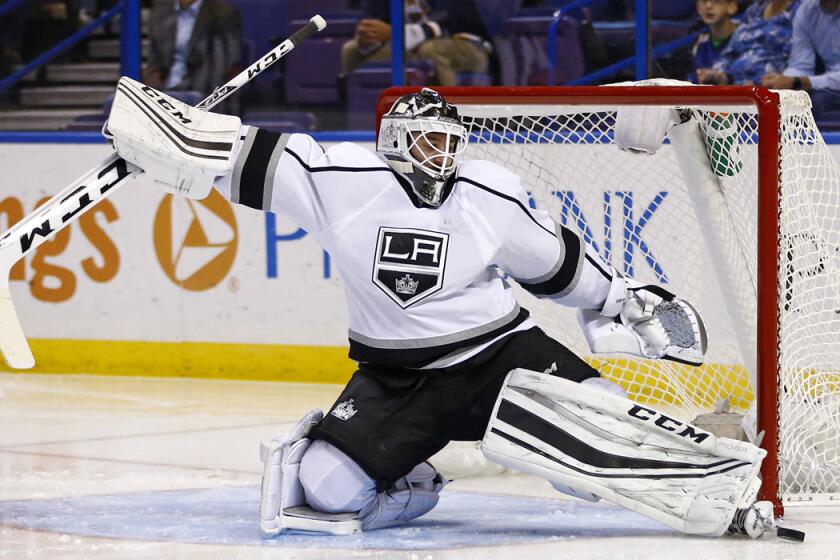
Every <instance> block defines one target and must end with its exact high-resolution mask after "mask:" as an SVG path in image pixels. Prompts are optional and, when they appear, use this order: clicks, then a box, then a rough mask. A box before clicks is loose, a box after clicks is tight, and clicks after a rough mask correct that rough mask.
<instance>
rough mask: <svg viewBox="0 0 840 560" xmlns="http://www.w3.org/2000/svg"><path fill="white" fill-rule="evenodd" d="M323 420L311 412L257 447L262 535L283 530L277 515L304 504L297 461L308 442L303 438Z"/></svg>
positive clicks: (280, 518) (306, 447) (273, 533)
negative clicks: (288, 431)
mask: <svg viewBox="0 0 840 560" xmlns="http://www.w3.org/2000/svg"><path fill="white" fill-rule="evenodd" d="M323 417H324V413H323V412H321V411H320V410H312V411H311V412H309V413H308V414H307V415H306V416H304V417H303V418H302V419H301V420H300V421H299V422H298V423H297V424H296V425H295V427H294V428H292V431H291V432H290V433H289V434H288V435H286V434H281V435H278V436H276V437H275V438H274V439H272V440H271V441H269V442H262V443H261V444H260V459H261V460H262V462H263V477H262V489H261V493H260V531H261V532H262V534H263V536H273V535H276V534H278V533H280V531H282V530H283V529H284V527H283V523H282V516H281V512H282V511H283V510H284V509H286V508H292V507H296V506H302V505H305V504H306V497H305V495H304V491H303V487H302V486H301V484H300V479H299V472H300V461H301V459H302V458H303V455H304V453H306V450H307V449H308V448H309V444H310V443H311V440H310V439H308V438H307V437H306V435H307V434H308V433H309V430H311V429H312V427H313V426H315V424H317V423H318V422H320V421H321V418H323Z"/></svg>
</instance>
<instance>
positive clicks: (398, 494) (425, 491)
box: [359, 463, 446, 530]
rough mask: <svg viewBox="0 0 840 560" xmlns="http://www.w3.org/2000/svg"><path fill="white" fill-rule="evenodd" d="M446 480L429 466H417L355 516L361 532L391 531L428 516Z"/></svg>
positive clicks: (425, 464) (421, 464) (423, 464)
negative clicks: (360, 524) (390, 528)
mask: <svg viewBox="0 0 840 560" xmlns="http://www.w3.org/2000/svg"><path fill="white" fill-rule="evenodd" d="M445 484H446V480H445V479H444V478H443V475H442V474H440V473H439V472H438V471H437V470H435V468H434V467H433V466H432V465H430V464H429V463H420V464H419V465H417V466H416V467H414V468H413V469H411V472H409V473H408V474H407V475H405V476H404V477H402V478H401V479H399V480H398V481H397V482H396V483H395V484H394V487H393V488H392V489H390V490H389V491H386V492H380V493H379V494H378V495H377V496H376V502H375V503H373V504H371V505H370V506H368V507H367V508H365V509H364V510H362V511H361V512H360V513H359V517H361V519H362V523H363V527H364V529H365V530H370V529H381V528H383V527H392V526H394V525H399V524H402V523H405V522H407V521H411V520H412V519H417V518H418V517H420V516H421V515H425V514H427V513H429V512H430V511H431V510H432V509H433V508H434V507H435V506H436V505H437V504H438V500H439V494H440V492H441V490H443V487H444V485H445Z"/></svg>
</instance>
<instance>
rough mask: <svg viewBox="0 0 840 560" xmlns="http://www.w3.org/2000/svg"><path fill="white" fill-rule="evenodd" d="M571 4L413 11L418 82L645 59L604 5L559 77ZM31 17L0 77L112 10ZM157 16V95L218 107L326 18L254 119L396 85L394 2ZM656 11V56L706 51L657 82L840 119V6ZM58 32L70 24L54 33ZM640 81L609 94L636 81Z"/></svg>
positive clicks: (791, 2)
mask: <svg viewBox="0 0 840 560" xmlns="http://www.w3.org/2000/svg"><path fill="white" fill-rule="evenodd" d="M569 2H570V0H404V14H405V28H404V30H403V31H404V33H403V35H404V42H405V43H404V44H405V60H406V65H407V69H408V70H407V74H406V76H407V78H406V79H407V81H408V83H410V84H413V85H442V86H451V85H491V84H496V85H542V84H549V83H556V84H562V83H567V82H570V81H573V80H575V79H578V78H580V77H582V76H584V75H586V74H588V73H591V72H593V71H597V70H598V69H599V68H601V67H603V66H605V65H607V64H610V63H613V62H616V61H617V60H619V59H621V58H623V57H625V56H632V55H633V53H634V49H635V43H634V32H635V29H634V28H633V22H634V21H635V16H634V13H633V10H634V8H635V2H634V1H633V0H625V1H623V2H622V1H615V0H592V1H591V2H589V3H588V5H586V6H584V7H583V8H580V7H578V8H575V9H572V10H569V11H568V12H565V11H564V12H563V15H564V17H563V18H562V20H561V22H560V24H559V25H558V26H557V27H556V29H557V30H558V31H557V33H558V37H559V38H560V40H559V42H558V46H557V52H556V53H555V55H556V56H554V58H556V60H557V62H556V64H554V65H552V63H551V62H550V59H551V58H552V56H553V55H552V53H548V52H547V36H548V32H549V28H548V25H549V24H550V22H551V17H552V14H553V13H554V11H555V10H556V9H558V8H559V9H561V10H562V9H563V6H564V5H566V4H568V3H569ZM25 4H26V7H25V8H23V9H19V10H14V11H12V12H11V13H7V14H5V15H4V16H2V17H0V77H2V75H4V74H7V73H8V72H9V69H10V68H11V67H13V66H14V65H15V64H20V63H21V62H22V61H23V60H25V59H26V58H27V53H30V52H31V51H32V50H33V49H36V47H41V46H42V45H43V44H44V43H46V42H47V39H51V38H54V37H53V36H57V35H60V34H61V33H60V32H59V31H57V29H62V30H63V31H62V32H63V33H65V34H66V33H67V31H68V30H72V29H76V28H78V26H79V25H80V24H81V23H83V22H84V21H85V20H86V18H87V19H90V18H91V17H93V16H95V15H96V14H97V13H100V12H101V11H102V10H103V9H106V8H108V7H110V6H112V5H113V1H109V0H66V1H57V0H36V1H33V2H26V3H25ZM144 5H145V6H146V7H147V8H149V9H150V12H151V18H150V22H149V26H148V29H149V39H150V49H149V52H148V55H147V58H146V60H145V63H144V70H143V80H144V81H145V82H146V83H148V84H149V85H152V86H154V87H157V88H161V89H165V90H167V91H173V92H196V95H198V94H201V95H203V94H206V93H208V92H209V91H211V90H212V88H213V87H214V86H215V85H217V84H220V83H223V82H224V81H225V80H227V79H229V78H230V77H231V76H232V75H234V74H235V73H236V72H238V71H239V70H240V69H241V68H242V67H243V64H246V63H249V62H250V61H251V60H252V59H253V58H254V56H255V55H258V54H259V53H261V52H264V51H266V50H267V49H268V48H269V47H270V46H271V45H272V44H273V42H275V41H276V40H277V39H278V38H279V37H283V36H287V35H288V34H289V33H290V32H291V31H293V30H294V29H295V27H296V26H299V25H301V24H302V23H303V22H305V20H306V19H308V18H307V17H306V16H307V15H308V14H310V13H315V12H319V11H320V12H322V13H324V15H326V16H328V19H329V20H330V26H328V28H327V31H326V32H325V33H324V34H323V37H321V36H320V35H319V36H318V38H316V40H314V41H313V44H312V45H311V46H309V45H306V44H305V45H304V46H303V47H301V49H302V50H304V49H307V50H306V54H304V53H301V54H300V55H299V56H298V57H296V59H295V61H292V60H291V59H292V57H290V59H289V62H288V63H287V64H285V65H283V66H282V67H281V68H280V69H279V72H278V74H276V75H275V77H274V79H272V80H270V81H265V80H263V81H262V82H260V83H258V84H257V86H256V89H257V90H258V91H257V92H252V93H251V94H250V97H248V98H247V102H246V103H244V105H245V107H244V108H243V110H245V111H247V109H248V107H258V108H260V109H261V110H262V111H263V112H265V111H266V110H271V109H276V110H279V109H291V110H297V109H300V108H307V107H311V106H314V107H315V108H314V109H312V110H313V111H315V112H318V113H319V114H320V113H329V112H330V110H331V109H334V108H335V107H338V106H342V103H344V104H346V105H347V107H348V108H351V105H352V104H353V103H356V105H357V109H358V108H359V107H361V109H359V110H367V109H365V107H367V105H365V103H367V104H368V105H369V104H370V103H372V100H374V99H375V95H376V92H378V91H379V90H380V89H382V88H383V87H385V86H387V85H388V84H389V81H390V68H389V65H388V62H389V61H390V58H391V36H392V29H391V23H390V22H391V14H390V7H391V2H390V0H145V1H144ZM650 9H651V15H652V18H653V23H652V36H653V40H654V42H656V43H661V42H667V41H669V40H674V39H676V38H680V37H687V36H690V35H692V34H694V35H696V37H697V38H696V41H694V44H693V46H692V47H691V48H690V53H689V51H688V50H687V49H685V48H683V50H682V51H679V50H678V51H676V52H673V53H669V54H668V55H667V56H666V57H665V59H663V60H660V61H657V63H656V64H655V65H654V67H653V68H652V72H653V74H655V75H656V76H663V77H670V78H677V79H687V80H689V81H691V82H694V83H699V84H709V85H727V84H739V85H741V84H758V85H764V86H766V87H769V88H773V89H801V90H806V91H808V92H809V94H810V95H811V98H812V101H813V106H814V113H815V115H816V116H817V118H818V119H820V118H822V117H824V116H825V115H828V114H831V113H832V112H840V0H747V1H744V0H740V1H739V0H651V8H650ZM46 20H50V21H53V22H59V23H55V24H54V25H53V28H54V29H53V28H49V26H47V27H44V26H43V25H42V24H43V21H46ZM33 21H34V22H36V24H32V22H33ZM272 22H277V25H273V24H272ZM555 25H556V22H555ZM62 26H63V27H62ZM35 29H41V31H42V33H41V35H47V37H44V36H38V34H37V33H35V36H36V37H35V38H34V39H33V37H31V36H29V32H33V33H34V31H33V30H35ZM50 29H52V31H51V30H50ZM24 30H28V31H27V33H24ZM36 50H37V49H36ZM630 72H632V69H629V70H625V72H624V73H619V74H614V75H612V76H604V77H602V78H600V79H599V80H598V81H597V82H596V83H608V82H614V81H619V80H623V79H632V74H631V73H630ZM316 73H317V75H316ZM186 98H187V99H192V98H190V97H189V96H186ZM359 100H364V103H361V102H360V101H359ZM359 103H361V105H359ZM343 109H344V107H343V106H342V110H343ZM227 110H237V111H238V110H239V108H238V107H234V108H231V107H228V108H227ZM371 110H372V109H371ZM837 120H838V122H840V114H838V118H837Z"/></svg>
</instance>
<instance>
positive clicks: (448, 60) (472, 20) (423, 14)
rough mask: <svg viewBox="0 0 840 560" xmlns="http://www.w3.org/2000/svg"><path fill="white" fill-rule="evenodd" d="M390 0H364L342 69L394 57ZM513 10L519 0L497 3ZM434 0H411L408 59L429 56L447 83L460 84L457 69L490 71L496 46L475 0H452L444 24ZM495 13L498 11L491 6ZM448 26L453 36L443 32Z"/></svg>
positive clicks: (408, 3)
mask: <svg viewBox="0 0 840 560" xmlns="http://www.w3.org/2000/svg"><path fill="white" fill-rule="evenodd" d="M389 4H390V3H389V2H388V0H365V2H364V14H365V17H364V19H362V20H361V21H360V22H359V25H358V27H357V28H356V37H355V38H354V39H352V40H351V41H348V42H347V43H346V44H345V45H344V47H343V49H342V53H341V54H342V72H343V73H344V74H346V73H348V72H352V71H353V70H355V69H356V68H357V67H359V66H360V65H362V64H364V63H365V62H373V61H384V60H390V58H391V43H390V41H391V25H390V24H389V23H388V22H389V21H390V19H391V12H390V7H389ZM496 4H500V5H502V6H501V7H502V8H505V7H506V6H508V5H509V6H510V7H511V9H510V10H507V11H510V12H511V13H512V12H513V7H515V5H516V4H517V3H516V2H515V1H514V0H501V2H500V1H497V2H494V3H493V5H494V6H493V7H494V8H497V7H499V6H496ZM432 7H433V6H431V5H430V3H429V2H426V1H424V0H406V3H405V14H406V25H405V48H406V52H407V53H408V58H409V59H428V60H432V61H433V62H434V65H435V74H436V76H437V82H438V83H439V84H440V85H442V86H452V85H456V79H455V74H456V73H457V72H486V71H487V69H488V64H489V60H490V54H491V50H492V47H491V46H490V43H489V42H488V38H489V33H488V32H487V28H486V27H485V24H484V20H483V16H487V15H488V14H486V13H483V12H482V13H479V10H478V8H477V6H476V1H475V0H461V1H458V2H449V3H448V7H447V9H446V10H445V11H444V12H443V14H440V16H441V17H439V18H438V19H440V20H441V21H443V22H445V25H441V23H439V22H438V21H436V20H435V19H434V18H433V17H432V14H431V8H432ZM490 12H491V14H490V15H491V16H492V13H495V11H494V10H490ZM443 27H446V28H448V30H449V31H450V34H451V36H450V37H443V31H444V29H443Z"/></svg>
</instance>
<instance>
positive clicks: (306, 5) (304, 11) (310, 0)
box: [262, 0, 351, 26]
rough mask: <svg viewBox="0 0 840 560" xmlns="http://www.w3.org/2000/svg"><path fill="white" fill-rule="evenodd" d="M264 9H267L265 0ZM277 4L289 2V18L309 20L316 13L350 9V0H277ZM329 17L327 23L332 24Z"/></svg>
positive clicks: (321, 13) (323, 14) (330, 12)
mask: <svg viewBox="0 0 840 560" xmlns="http://www.w3.org/2000/svg"><path fill="white" fill-rule="evenodd" d="M262 2H263V9H265V0H262ZM277 4H288V8H287V10H288V12H289V19H304V20H307V19H309V18H311V17H312V16H314V15H315V14H320V15H322V16H328V15H330V14H335V13H338V12H346V11H348V10H350V8H351V6H350V0H288V2H277ZM330 23H331V22H330V21H329V19H328V20H327V25H328V26H329V25H330Z"/></svg>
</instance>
